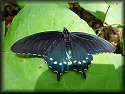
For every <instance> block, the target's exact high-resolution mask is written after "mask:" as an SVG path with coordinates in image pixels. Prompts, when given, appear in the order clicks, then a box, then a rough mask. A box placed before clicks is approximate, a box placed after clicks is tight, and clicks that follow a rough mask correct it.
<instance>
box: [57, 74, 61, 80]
mask: <svg viewBox="0 0 125 94" xmlns="http://www.w3.org/2000/svg"><path fill="white" fill-rule="evenodd" d="M57 80H58V81H60V73H57Z"/></svg>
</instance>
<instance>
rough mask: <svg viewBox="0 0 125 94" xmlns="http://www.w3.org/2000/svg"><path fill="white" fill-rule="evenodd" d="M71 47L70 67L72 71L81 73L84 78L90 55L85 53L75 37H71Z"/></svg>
mask: <svg viewBox="0 0 125 94" xmlns="http://www.w3.org/2000/svg"><path fill="white" fill-rule="evenodd" d="M71 47H72V58H73V59H72V62H73V64H72V65H71V67H72V69H73V70H77V71H79V72H81V73H83V76H84V78H86V75H85V70H87V69H88V66H89V65H90V64H91V61H92V60H93V57H92V55H91V54H89V53H87V52H86V50H85V49H84V47H83V46H81V44H80V43H79V42H78V41H77V37H73V36H72V37H71Z"/></svg>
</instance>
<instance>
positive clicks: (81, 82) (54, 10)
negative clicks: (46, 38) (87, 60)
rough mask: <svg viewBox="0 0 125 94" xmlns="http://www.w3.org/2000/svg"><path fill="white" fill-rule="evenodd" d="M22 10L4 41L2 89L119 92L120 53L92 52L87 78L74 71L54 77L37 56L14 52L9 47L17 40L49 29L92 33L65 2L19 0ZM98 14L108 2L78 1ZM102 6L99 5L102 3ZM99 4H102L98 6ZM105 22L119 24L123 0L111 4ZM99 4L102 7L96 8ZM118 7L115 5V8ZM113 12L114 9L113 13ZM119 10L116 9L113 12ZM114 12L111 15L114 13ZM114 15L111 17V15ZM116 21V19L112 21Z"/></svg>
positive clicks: (120, 73) (120, 87) (121, 85)
mask: <svg viewBox="0 0 125 94" xmlns="http://www.w3.org/2000/svg"><path fill="white" fill-rule="evenodd" d="M18 3H19V5H20V6H21V8H22V9H21V11H20V12H19V13H18V15H17V16H16V17H15V18H14V19H13V22H12V24H11V27H10V28H9V30H8V33H7V35H6V37H5V38H4V40H3V43H4V47H3V48H4V49H3V51H4V52H3V55H4V56H3V67H4V68H3V90H4V91H25V90H26V91H48V90H49V91H62V90H63V91H86V92H87V91H88V90H89V91H122V90H123V73H122V69H123V68H122V67H123V64H122V56H121V55H120V54H113V53H110V54H109V53H102V54H97V55H94V60H93V61H92V65H91V67H89V69H88V70H87V72H86V74H87V79H86V80H85V79H84V78H83V77H82V75H81V74H80V73H78V72H75V71H69V72H68V73H65V74H63V75H62V76H61V80H60V82H58V81H57V80H56V73H53V72H52V71H51V69H49V68H48V66H47V65H46V64H45V63H44V59H43V58H41V57H37V56H26V55H16V54H15V53H13V52H11V50H10V48H11V46H12V44H13V43H14V42H16V41H17V40H19V39H21V38H23V37H25V36H28V35H31V34H34V33H37V32H44V31H50V30H63V28H64V27H66V28H67V29H68V30H69V31H71V32H74V31H79V32H83V31H84V32H85V33H89V34H93V35H95V33H94V31H93V30H92V29H91V28H90V27H89V26H88V24H87V23H86V22H85V21H84V20H82V19H80V18H79V17H78V16H77V15H76V14H75V13H73V12H72V11H70V10H69V9H68V4H67V2H45V1H42V2H27V1H25V2H21V1H18ZM80 3H81V5H83V6H85V7H86V8H87V9H88V10H90V11H91V12H93V13H94V14H95V15H96V16H97V17H100V16H101V14H98V13H97V11H101V12H104V13H105V11H106V8H107V3H105V2H99V4H97V5H93V3H91V2H80ZM101 4H102V5H103V6H102V5H101ZM100 5H101V6H100ZM111 5H112V6H111V7H112V10H111V11H109V12H108V15H107V19H106V21H108V22H110V23H111V24H112V23H113V24H121V25H122V2H118V4H114V3H113V4H111ZM99 6H100V7H101V8H99ZM116 7H117V8H116ZM114 11H115V12H114ZM116 11H118V12H116ZM113 14H114V15H113ZM112 15H113V17H112ZM114 21H115V22H114Z"/></svg>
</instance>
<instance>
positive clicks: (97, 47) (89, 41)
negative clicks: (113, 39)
mask: <svg viewBox="0 0 125 94" xmlns="http://www.w3.org/2000/svg"><path fill="white" fill-rule="evenodd" d="M72 36H74V37H76V40H77V41H78V42H79V44H80V45H81V46H82V47H84V49H85V50H86V52H88V53H89V54H96V53H101V52H113V51H115V48H114V46H113V45H112V44H111V43H109V42H108V41H106V40H104V39H102V38H99V37H97V36H94V35H90V34H86V33H81V32H74V33H72Z"/></svg>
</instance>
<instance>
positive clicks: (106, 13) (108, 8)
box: [103, 5, 110, 24]
mask: <svg viewBox="0 0 125 94" xmlns="http://www.w3.org/2000/svg"><path fill="white" fill-rule="evenodd" d="M109 8H110V5H109V6H108V9H107V10H106V13H105V17H104V19H103V24H104V22H105V19H106V15H107V13H108V10H109ZM106 24H107V23H106Z"/></svg>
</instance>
